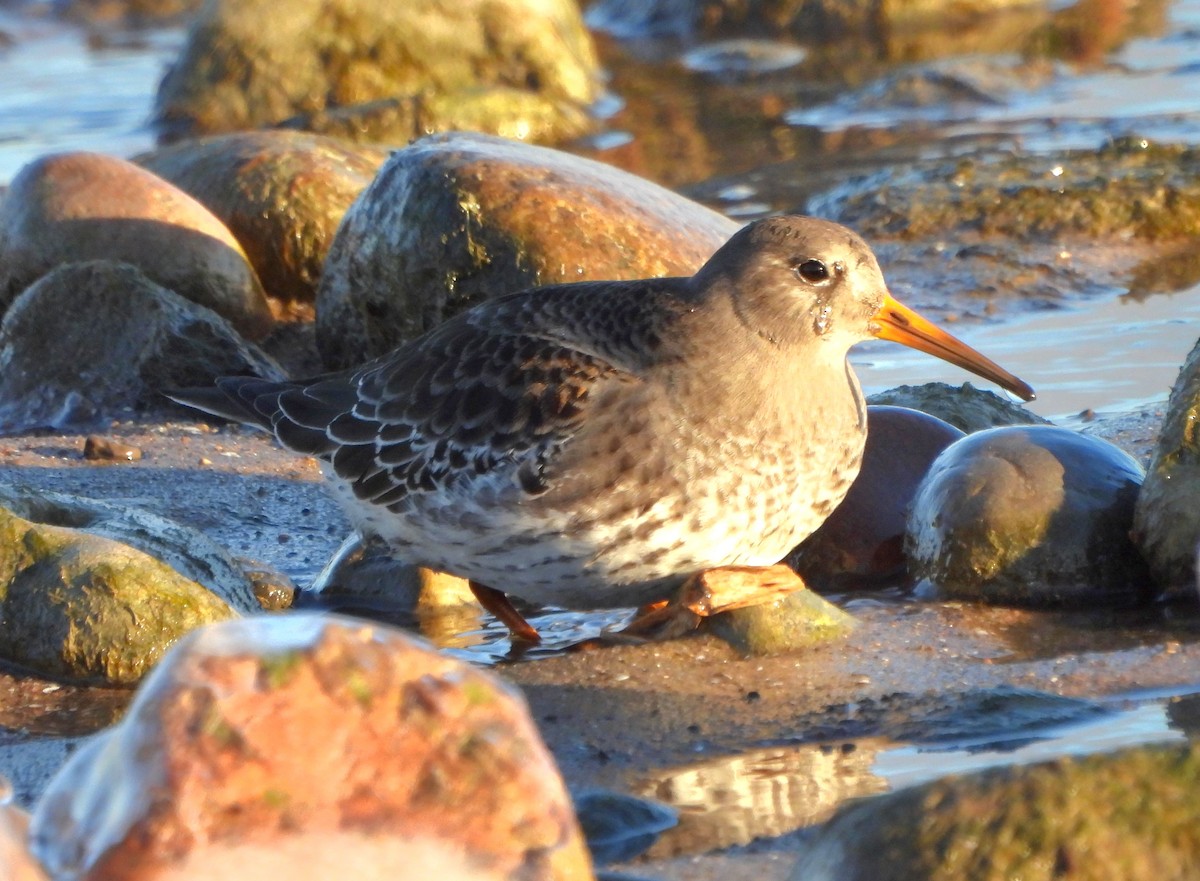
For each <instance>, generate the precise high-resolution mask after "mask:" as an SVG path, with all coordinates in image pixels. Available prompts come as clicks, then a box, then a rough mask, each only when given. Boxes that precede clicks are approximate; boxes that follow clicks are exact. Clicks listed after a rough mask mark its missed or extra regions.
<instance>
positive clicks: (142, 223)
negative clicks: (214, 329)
mask: <svg viewBox="0 0 1200 881" xmlns="http://www.w3.org/2000/svg"><path fill="white" fill-rule="evenodd" d="M86 260H115V261H121V262H124V263H130V264H133V265H134V266H137V267H138V268H139V269H141V270H142V271H143V272H144V273H146V275H147V276H149V277H150V278H151V279H153V280H154V281H155V282H157V283H158V284H160V285H162V286H163V287H166V288H170V289H171V290H173V291H174V292H175V293H177V294H179V295H180V296H182V297H184V298H185V299H187V300H191V301H192V302H194V303H198V304H199V305H201V306H207V307H208V308H210V309H212V310H213V311H214V312H216V313H217V314H219V315H221V316H223V317H224V318H225V319H226V320H228V321H229V323H230V324H232V325H233V326H234V327H235V328H237V330H238V332H239V333H241V334H243V335H245V336H247V337H249V338H250V339H257V338H259V337H261V336H263V335H264V334H265V333H266V332H267V331H268V330H269V329H270V326H271V323H272V322H271V312H270V309H269V308H268V306H267V301H266V298H265V297H264V296H263V291H262V286H261V285H260V284H259V282H258V278H257V277H256V276H255V275H254V271H253V270H252V269H251V268H250V265H249V264H248V263H247V262H246V255H245V254H244V253H243V252H242V249H241V246H239V245H238V243H237V240H236V239H234V237H233V235H232V234H231V233H230V232H229V230H228V229H226V228H225V226H224V224H222V223H221V221H219V220H217V218H215V217H214V216H213V215H212V213H211V212H210V211H209V210H208V209H207V208H205V207H204V206H203V205H201V204H200V203H199V202H197V201H196V200H195V199H193V198H192V197H191V196H189V195H187V194H186V193H184V192H183V191H182V190H179V189H177V188H176V187H174V186H172V185H171V184H169V183H167V182H166V181H164V180H163V179H162V178H160V177H157V176H155V175H153V174H151V173H150V172H148V171H146V170H144V169H142V168H138V167H137V166H136V165H134V164H133V163H131V162H126V161H125V160H123V159H117V158H115V157H112V156H103V155H101V154H99V153H60V154H56V155H52V156H46V157H43V158H41V159H38V160H36V161H35V162H31V163H30V164H29V165H26V166H25V167H24V168H23V169H21V171H20V172H19V173H18V174H17V176H16V177H15V178H13V181H12V185H11V187H10V188H9V191H8V195H7V197H5V199H4V201H3V202H0V312H2V311H3V310H4V309H7V308H8V306H9V304H10V303H12V301H13V299H14V298H15V297H16V296H17V295H18V294H20V293H21V292H22V291H23V290H25V288H27V287H28V286H29V285H31V284H33V283H34V282H35V281H37V280H38V279H39V278H41V277H42V276H44V275H46V274H47V273H48V272H50V271H51V270H53V269H54V268H55V267H57V266H60V265H62V264H64V263H71V262H76V261H86Z"/></svg>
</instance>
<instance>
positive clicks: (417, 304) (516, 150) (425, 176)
mask: <svg viewBox="0 0 1200 881" xmlns="http://www.w3.org/2000/svg"><path fill="white" fill-rule="evenodd" d="M737 227H738V224H736V223H734V222H733V221H731V220H729V219H728V218H725V217H722V216H721V215H719V214H717V213H716V212H715V211H712V210H710V209H708V208H705V207H704V206H703V205H700V204H698V203H696V202H692V201H691V200H689V199H686V198H684V197H682V196H679V195H677V194H675V193H673V192H671V191H669V190H667V189H664V188H663V187H660V186H658V185H657V184H654V183H651V182H650V181H647V180H644V179H642V178H639V177H635V176H634V175H631V174H627V173H625V172H622V171H619V170H617V169H615V168H613V167H611V166H608V165H604V164H602V163H599V162H594V161H592V160H588V159H581V158H579V157H577V156H572V155H569V154H567V153H564V152H562V151H559V150H551V149H549V148H545V147H535V146H530V145H528V144H521V143H518V142H515V141H506V140H504V139H502V138H495V137H490V136H487V135H479V134H471V133H463V132H458V133H453V134H448V135H433V136H431V137H428V138H423V139H421V140H419V141H417V142H415V143H413V144H412V145H410V146H409V147H407V148H405V149H403V150H399V151H397V152H396V153H394V154H392V157H391V159H389V160H388V162H387V163H386V164H385V165H384V166H383V168H382V169H380V172H379V174H378V175H377V176H376V178H375V180H374V181H372V183H371V185H370V186H368V187H367V188H366V189H365V190H364V191H363V192H362V195H361V196H359V198H358V200H357V201H356V202H355V203H354V205H352V206H351V207H350V209H349V211H347V212H346V216H345V219H344V220H343V222H342V225H341V227H340V228H339V229H338V233H337V237H336V238H335V239H334V241H333V244H332V246H331V247H330V249H329V257H328V259H327V260H326V263H325V272H324V275H323V276H322V278H321V287H320V292H319V294H318V297H317V344H318V347H319V348H320V351H321V356H322V359H323V360H324V361H325V363H326V365H328V366H329V367H332V368H339V367H351V366H356V365H358V364H361V363H362V362H363V361H364V360H366V359H368V358H370V357H374V356H377V355H381V354H383V353H384V352H387V351H388V350H390V349H392V348H394V347H395V346H396V345H398V344H399V343H401V342H403V341H405V340H408V339H411V338H413V337H415V336H418V335H420V334H421V333H424V332H425V331H427V330H430V329H431V328H433V327H434V326H436V325H438V324H440V323H441V322H442V321H444V320H445V319H447V318H449V317H450V316H451V315H454V314H455V313H457V312H460V311H462V310H463V309H466V308H468V307H470V306H473V305H475V304H477V303H480V302H482V301H483V300H485V299H487V298H488V297H492V296H496V295H499V294H504V293H510V292H512V291H517V290H521V289H523V288H529V287H535V286H539V285H547V284H555V283H560V282H571V281H588V280H609V279H633V278H650V277H655V276H665V275H691V274H692V273H693V272H695V271H696V270H697V269H698V268H699V267H700V266H701V265H702V264H703V263H704V262H705V261H706V260H707V259H708V258H709V257H710V256H712V253H713V252H714V251H715V250H716V249H717V248H718V247H720V246H721V245H723V244H724V243H725V241H726V240H727V239H728V238H729V237H730V236H731V235H732V234H733V233H734V232H736V231H737Z"/></svg>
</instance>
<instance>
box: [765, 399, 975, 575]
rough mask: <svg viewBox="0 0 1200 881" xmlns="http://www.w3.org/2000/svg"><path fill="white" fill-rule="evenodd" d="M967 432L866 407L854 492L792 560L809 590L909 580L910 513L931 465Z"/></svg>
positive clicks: (920, 416) (919, 416)
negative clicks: (864, 438)
mask: <svg viewBox="0 0 1200 881" xmlns="http://www.w3.org/2000/svg"><path fill="white" fill-rule="evenodd" d="M960 437H963V433H962V432H961V431H959V430H958V429H957V428H955V427H954V426H953V425H950V424H949V423H947V422H943V421H942V420H941V419H938V418H937V417H936V416H930V415H929V414H928V413H922V412H920V411H919V410H909V409H907V408H905V407H889V406H881V405H872V406H869V407H867V446H866V449H865V450H864V451H863V460H862V469H861V470H860V471H859V472H858V477H856V478H855V479H854V483H853V484H851V486H850V492H848V493H847V494H846V498H844V499H843V500H842V503H841V504H840V505H838V506H837V508H835V509H834V511H833V513H832V514H830V515H829V518H828V519H827V520H826V521H825V522H824V523H822V524H821V528H820V529H818V530H817V531H816V532H814V533H813V534H812V535H810V536H809V537H808V538H806V539H805V540H804V541H803V542H802V543H801V544H800V546H799V547H797V548H796V550H794V551H793V552H792V554H791V555H790V557H789V558H788V562H789V563H790V564H791V566H792V567H793V568H794V569H796V571H797V572H799V573H800V577H801V578H803V579H804V581H805V583H807V584H808V585H809V586H810V587H813V588H816V589H819V590H836V589H845V588H854V587H864V586H873V587H877V586H880V585H882V584H885V583H889V582H898V581H902V580H903V579H904V576H905V573H906V565H905V558H904V528H905V522H906V519H907V516H908V506H909V503H910V502H912V499H913V495H914V494H915V493H916V491H917V486H918V485H919V484H920V482H921V480H922V479H923V478H924V477H925V473H926V472H927V471H928V470H929V466H930V465H931V464H932V463H933V460H934V459H936V458H937V456H938V454H939V453H941V451H942V450H944V449H945V448H946V447H948V446H949V445H950V444H952V443H953V442H954V441H956V440H958V439H959V438H960Z"/></svg>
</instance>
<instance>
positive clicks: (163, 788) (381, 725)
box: [31, 613, 593, 881]
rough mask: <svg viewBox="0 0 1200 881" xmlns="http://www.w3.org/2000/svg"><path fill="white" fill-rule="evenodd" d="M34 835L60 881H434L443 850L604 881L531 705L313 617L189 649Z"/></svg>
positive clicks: (101, 746) (40, 809)
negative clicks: (228, 876) (234, 879)
mask: <svg viewBox="0 0 1200 881" xmlns="http://www.w3.org/2000/svg"><path fill="white" fill-rule="evenodd" d="M31 833H32V839H33V841H34V843H35V852H36V853H37V854H38V855H39V857H41V859H42V861H43V863H44V864H45V865H46V866H47V867H49V868H50V870H51V871H52V872H53V873H56V874H60V875H70V876H71V877H78V878H84V879H101V878H117V877H122V878H128V877H134V876H136V877H139V878H144V877H171V878H183V877H186V878H205V877H217V874H216V869H215V867H220V866H225V867H228V866H231V865H233V866H239V867H240V869H241V870H240V871H235V873H234V874H236V875H238V876H239V877H246V876H247V872H249V875H250V876H254V877H267V875H266V872H267V871H271V872H272V873H273V874H272V877H287V878H302V879H308V878H314V879H315V878H328V877H356V878H363V879H392V878H396V879H401V878H408V879H414V881H415V879H416V878H428V877H431V875H430V874H429V873H428V871H425V869H427V868H428V867H426V866H424V865H423V863H424V860H421V859H417V858H416V857H419V856H421V855H424V854H426V853H433V854H436V855H438V856H439V857H440V858H442V860H443V861H446V860H448V858H449V857H450V856H454V855H456V856H457V859H456V860H454V861H453V864H452V865H448V866H444V867H443V868H442V870H441V874H439V875H434V876H432V877H443V878H458V877H460V876H461V875H463V874H464V873H465V874H466V877H472V878H473V877H480V876H482V877H486V878H493V879H495V878H508V879H514V881H515V879H518V878H519V879H546V881H551V879H562V881H568V879H572V881H573V879H584V881H586V879H589V878H592V877H593V875H592V871H591V867H590V863H589V859H588V855H587V850H586V846H585V845H584V842H583V837H582V835H581V834H580V831H579V827H578V825H577V823H576V821H575V817H574V813H573V812H572V809H571V804H570V800H569V797H568V795H567V793H566V790H565V787H564V786H563V783H562V780H561V779H560V778H559V776H558V772H557V770H556V769H555V767H554V763H553V761H552V759H551V758H550V755H549V753H548V752H547V750H546V748H545V746H543V744H542V742H541V740H540V738H539V737H538V734H537V731H536V729H535V728H534V725H533V723H532V721H531V720H530V718H529V715H528V710H527V709H526V707H525V703H524V701H523V700H522V699H521V698H520V697H519V696H518V695H517V694H516V693H515V692H514V691H512V690H511V689H510V688H509V687H507V686H506V685H504V684H502V683H501V682H499V681H498V680H497V679H495V678H494V677H492V676H490V675H489V674H487V673H485V672H482V671H480V670H476V669H474V668H472V667H471V666H470V665H468V664H465V663H463V662H461V661H457V660H454V659H452V658H449V657H446V656H443V655H439V654H438V653H436V652H434V651H432V650H431V649H430V648H428V647H426V646H425V645H424V644H423V643H420V642H419V641H417V640H414V639H412V638H410V637H406V636H404V635H403V634H401V633H399V632H397V631H394V630H391V629H390V628H386V627H381V626H378V625H370V624H365V623H362V622H356V621H353V620H351V619H339V618H337V617H334V616H320V615H311V614H301V613H295V614H291V615H286V616H259V617H257V618H246V619H242V620H240V621H235V622H228V623H226V624H223V625H219V626H215V627H211V628H206V629H204V630H202V631H200V632H198V633H195V634H193V635H192V636H190V637H189V638H188V639H186V640H184V641H183V642H181V644H180V645H179V646H178V647H177V648H176V650H175V651H173V652H172V653H171V655H170V656H169V657H168V658H166V659H164V661H163V663H162V664H160V665H159V667H158V669H157V670H155V672H154V674H153V675H152V676H151V677H150V678H149V679H147V681H146V682H145V683H144V685H143V686H142V688H141V689H140V690H139V692H138V694H137V696H136V697H135V699H134V702H133V704H132V706H131V707H130V709H129V712H128V713H127V715H126V716H125V720H124V721H123V722H122V723H121V724H119V725H117V726H116V727H115V728H113V729H111V730H110V731H109V732H106V733H104V734H102V735H100V736H99V737H97V738H95V739H94V740H93V741H92V743H91V744H90V745H89V746H88V747H86V748H85V749H84V750H81V751H80V752H78V753H76V754H75V756H73V757H72V759H71V760H70V761H69V762H68V764H67V765H66V767H65V768H64V769H63V771H62V772H61V773H60V774H59V776H58V777H57V778H56V779H55V780H54V781H53V782H52V783H51V785H50V788H49V789H48V790H47V792H46V794H45V795H44V796H43V798H42V799H41V801H40V802H39V804H38V806H37V808H36V810H35V812H34V818H33V824H32V829H31ZM253 869H257V870H259V872H258V873H257V874H256V873H255V872H254V871H253ZM468 869H469V870H470V872H468V871H467V870H468ZM414 873H415V874H414Z"/></svg>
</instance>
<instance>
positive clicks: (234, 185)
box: [134, 131, 387, 315]
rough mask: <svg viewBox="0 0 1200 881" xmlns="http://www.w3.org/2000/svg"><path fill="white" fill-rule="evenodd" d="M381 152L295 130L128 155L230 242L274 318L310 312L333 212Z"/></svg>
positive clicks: (353, 194) (337, 215) (336, 219)
mask: <svg viewBox="0 0 1200 881" xmlns="http://www.w3.org/2000/svg"><path fill="white" fill-rule="evenodd" d="M386 158H387V154H386V153H384V152H383V151H382V150H376V149H373V148H371V147H358V146H354V145H352V144H349V143H346V142H343V141H339V140H337V139H335V138H326V137H321V136H320V135H312V134H308V133H304V132H285V131H260V132H244V133H238V134H231V135H219V136H214V137H211V138H202V139H200V140H197V141H188V142H185V143H182V144H177V145H175V146H172V147H163V148H161V149H158V150H155V151H153V152H151V153H146V154H144V155H142V156H138V157H136V158H135V160H134V161H135V162H137V164H138V165H140V166H141V167H142V168H145V169H148V170H149V171H152V172H154V173H155V174H157V175H158V176H159V177H161V178H163V179H165V180H168V181H170V182H171V183H173V184H174V185H175V186H177V187H179V189H181V190H183V191H184V192H186V193H188V194H189V195H190V196H192V198H194V199H196V200H197V201H198V202H200V203H201V204H202V205H204V206H205V207H206V208H208V210H209V211H211V212H212V213H213V214H214V215H216V216H217V217H218V218H219V219H220V220H221V221H222V222H223V223H224V224H225V225H226V226H227V227H228V228H229V231H230V232H232V233H233V235H234V236H235V237H237V240H238V243H239V244H241V246H242V248H243V249H244V250H245V252H246V256H247V258H248V259H249V261H250V265H251V266H253V267H254V271H255V273H256V274H257V275H258V278H259V280H260V281H261V282H262V285H263V288H264V290H265V291H266V293H267V296H268V297H269V298H270V299H271V300H272V301H273V305H275V311H276V312H277V314H278V313H283V314H287V313H291V312H293V311H295V310H297V309H298V310H299V312H300V314H301V315H304V314H305V313H306V312H307V311H308V310H306V309H304V308H303V307H305V306H310V307H311V305H312V303H313V301H314V300H315V299H316V296H317V282H318V281H319V280H320V278H321V266H322V265H323V264H324V262H325V254H326V252H327V251H328V250H329V243H330V242H331V241H333V235H334V233H335V232H337V227H338V224H339V223H341V222H342V215H343V214H345V213H346V209H347V208H348V207H350V204H351V203H352V202H353V201H354V200H355V199H356V198H357V197H358V194H359V193H360V192H362V190H363V188H364V187H366V185H367V184H369V183H370V182H371V178H373V177H374V176H375V172H376V171H377V170H378V168H379V166H380V165H382V164H383V161H384V159H386Z"/></svg>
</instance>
